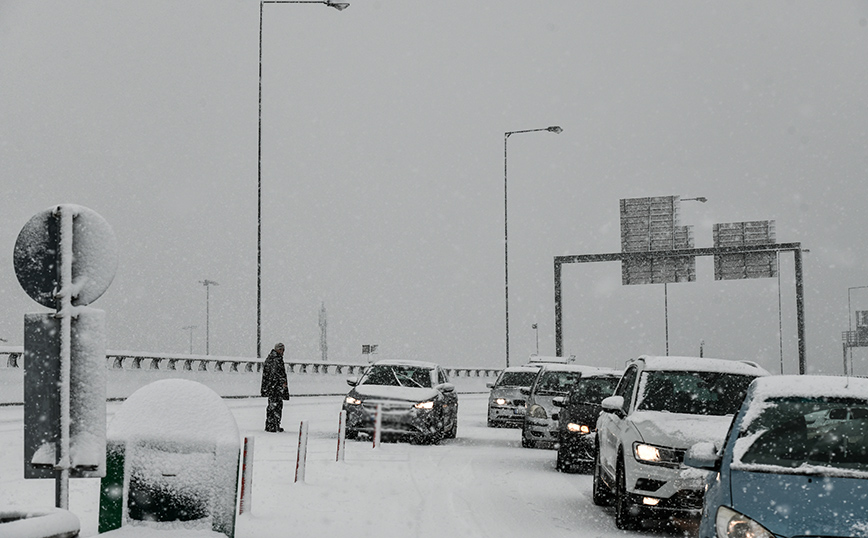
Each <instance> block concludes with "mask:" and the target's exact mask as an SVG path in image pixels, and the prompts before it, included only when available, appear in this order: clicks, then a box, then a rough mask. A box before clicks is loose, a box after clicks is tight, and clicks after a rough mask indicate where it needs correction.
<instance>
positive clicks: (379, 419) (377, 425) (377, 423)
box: [374, 404, 383, 448]
mask: <svg viewBox="0 0 868 538" xmlns="http://www.w3.org/2000/svg"><path fill="white" fill-rule="evenodd" d="M375 417H376V418H374V448H378V447H379V446H380V435H381V432H380V430H382V429H383V404H377V413H376V415H375Z"/></svg>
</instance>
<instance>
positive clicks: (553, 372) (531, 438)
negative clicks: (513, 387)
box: [521, 364, 598, 448]
mask: <svg viewBox="0 0 868 538" xmlns="http://www.w3.org/2000/svg"><path fill="white" fill-rule="evenodd" d="M596 370H598V368H594V367H592V366H580V365H577V364H546V365H543V366H541V367H540V369H539V372H537V376H536V379H535V380H534V382H533V385H531V387H530V388H526V389H521V392H522V394H524V395H526V396H527V414H526V415H525V417H524V423H523V425H522V428H521V446H523V447H525V448H537V447H540V448H555V444H556V443H557V442H558V438H559V437H560V433H559V432H558V409H559V408H558V407H556V406H555V404H554V403H553V400H554V398H556V397H558V396H561V397H563V396H566V395H567V394H569V392H570V390H571V389H572V388H573V387H574V386H575V385H576V383H577V382H578V381H579V379H581V377H582V372H590V371H596Z"/></svg>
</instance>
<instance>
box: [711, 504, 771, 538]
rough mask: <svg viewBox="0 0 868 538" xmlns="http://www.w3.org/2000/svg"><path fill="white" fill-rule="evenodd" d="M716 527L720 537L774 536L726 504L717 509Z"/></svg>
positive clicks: (753, 537)
mask: <svg viewBox="0 0 868 538" xmlns="http://www.w3.org/2000/svg"><path fill="white" fill-rule="evenodd" d="M715 527H716V529H717V537H718V538H774V535H773V534H772V533H771V532H769V531H768V529H766V528H765V527H763V526H762V525H760V524H759V523H757V522H756V521H754V520H752V519H751V518H749V517H747V516H746V515H744V514H740V513H738V512H736V511H735V510H733V509H732V508H727V507H726V506H721V507H719V508H718V509H717V518H716V520H715Z"/></svg>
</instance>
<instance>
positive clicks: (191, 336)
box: [181, 325, 196, 355]
mask: <svg viewBox="0 0 868 538" xmlns="http://www.w3.org/2000/svg"><path fill="white" fill-rule="evenodd" d="M195 328H196V326H195V325H187V326H186V327H181V329H182V330H184V331H190V355H192V354H193V329H195Z"/></svg>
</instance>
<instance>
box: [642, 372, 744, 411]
mask: <svg viewBox="0 0 868 538" xmlns="http://www.w3.org/2000/svg"><path fill="white" fill-rule="evenodd" d="M753 379H754V378H753V377H752V376H744V375H735V374H729V373H725V372H686V371H645V372H643V373H642V376H641V381H640V384H639V391H638V393H639V394H638V404H637V405H636V409H640V410H645V411H667V412H670V413H683V414H688V415H717V416H722V415H734V414H735V413H736V412H737V411H738V409H739V407H741V403H742V401H743V400H744V396H745V394H746V393H747V387H748V385H750V382H751V381H753Z"/></svg>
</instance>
